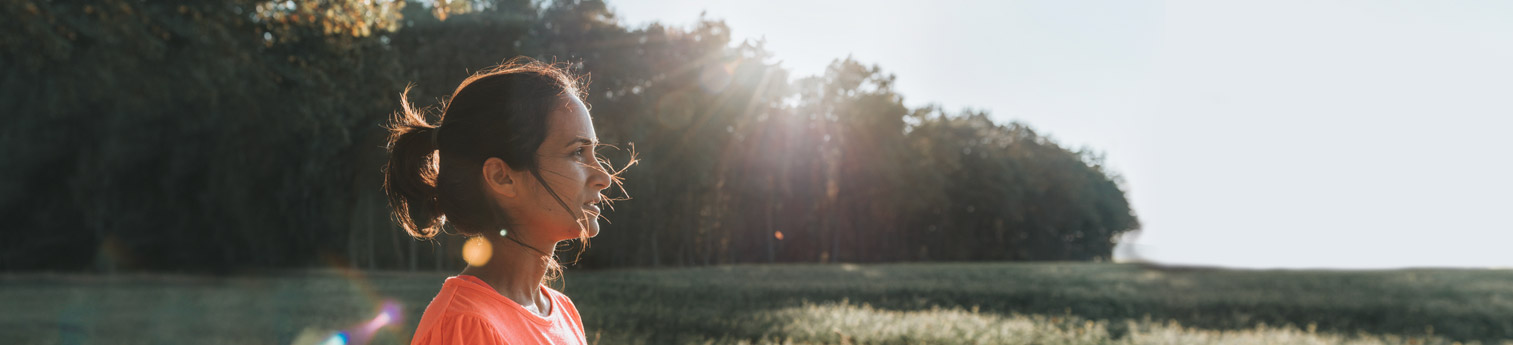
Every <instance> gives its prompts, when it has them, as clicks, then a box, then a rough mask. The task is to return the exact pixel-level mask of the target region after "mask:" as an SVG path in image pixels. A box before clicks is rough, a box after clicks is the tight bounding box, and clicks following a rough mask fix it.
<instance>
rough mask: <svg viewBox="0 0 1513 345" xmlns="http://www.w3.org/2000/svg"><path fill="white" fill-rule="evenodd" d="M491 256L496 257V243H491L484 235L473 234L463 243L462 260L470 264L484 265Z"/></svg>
mask: <svg viewBox="0 0 1513 345" xmlns="http://www.w3.org/2000/svg"><path fill="white" fill-rule="evenodd" d="M491 257H494V245H492V244H489V240H485V239H483V236H473V238H469V239H468V241H467V243H463V244H462V260H463V261H467V262H468V265H470V266H474V267H483V265H486V264H488V263H489V258H491Z"/></svg>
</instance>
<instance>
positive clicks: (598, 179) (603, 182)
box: [588, 161, 611, 190]
mask: <svg viewBox="0 0 1513 345" xmlns="http://www.w3.org/2000/svg"><path fill="white" fill-rule="evenodd" d="M596 163H597V165H598V166H597V167H592V169H589V170H592V171H590V172H589V173H590V174H592V175H590V176H589V181H588V183H589V185H590V186H593V187H594V188H595V189H598V190H604V189H607V188H609V183H610V179H611V177H610V176H609V167H608V166H606V165H605V164H604V162H602V161H601V162H596Z"/></svg>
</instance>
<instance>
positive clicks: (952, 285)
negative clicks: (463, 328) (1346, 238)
mask: <svg viewBox="0 0 1513 345" xmlns="http://www.w3.org/2000/svg"><path fill="white" fill-rule="evenodd" d="M446 276H447V274H441V273H401V272H359V271H342V270H322V271H300V272H277V273H259V274H240V275H235V276H226V277H209V276H193V275H171V274H118V275H77V274H35V273H32V274H17V273H13V274H7V275H3V276H0V305H3V306H4V308H0V309H4V310H6V312H4V313H0V343H4V344H33V343H41V344H53V343H62V344H79V343H112V344H147V343H199V344H290V343H294V342H296V340H300V341H308V340H309V339H312V338H310V337H320V336H322V335H325V334H329V332H332V331H333V330H340V329H353V328H354V327H359V326H360V325H362V324H364V323H368V322H372V319H373V318H374V316H375V314H376V313H377V311H378V310H379V305H381V304H382V303H384V302H385V301H393V302H398V303H399V304H400V305H402V306H403V308H402V310H403V317H402V318H400V319H398V320H393V324H392V325H390V326H386V327H383V328H382V329H381V330H380V331H379V332H378V333H377V334H376V335H375V338H374V343H379V344H400V343H406V342H407V340H408V339H409V336H410V332H413V329H414V327H415V323H416V322H417V321H418V319H419V317H420V313H421V311H422V310H423V309H424V308H425V305H426V303H428V302H429V300H430V298H431V297H432V296H433V295H434V294H435V292H436V290H437V289H438V288H439V285H440V282H441V280H442V279H443V278H445V277H446ZM556 285H557V286H556V287H557V288H559V289H560V290H562V291H564V292H565V293H567V294H568V295H569V296H571V297H572V298H573V301H574V303H575V304H576V305H577V307H578V309H579V311H580V313H581V314H582V316H583V321H584V324H585V328H586V329H587V333H588V338H589V342H590V343H594V344H1455V343H1462V344H1475V343H1480V344H1513V271H1508V270H1451V269H1411V270H1387V271H1281V270H1279V271H1247V270H1220V269H1201V268H1181V269H1166V268H1155V267H1147V266H1140V265H1129V264H1108V263H928V264H926V263H920V264H875V265H873V264H824V265H822V264H802V265H735V266H716V267H700V268H669V269H622V270H595V271H574V270H569V271H568V272H567V273H566V275H565V279H563V280H562V281H559V282H557V283H556ZM301 337H303V338H301Z"/></svg>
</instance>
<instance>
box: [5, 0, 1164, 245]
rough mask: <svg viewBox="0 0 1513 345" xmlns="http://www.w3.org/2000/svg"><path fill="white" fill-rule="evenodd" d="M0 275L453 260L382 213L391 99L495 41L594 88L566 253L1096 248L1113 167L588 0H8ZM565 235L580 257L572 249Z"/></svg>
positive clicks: (873, 78)
mask: <svg viewBox="0 0 1513 345" xmlns="http://www.w3.org/2000/svg"><path fill="white" fill-rule="evenodd" d="M0 17H3V18H6V19H7V20H5V21H4V23H3V24H0V27H4V29H5V30H4V31H3V33H0V39H3V40H0V71H3V72H0V90H4V92H3V93H0V110H3V111H4V112H5V113H6V114H8V116H9V121H8V122H9V123H8V124H7V126H4V127H3V128H0V155H3V156H0V159H3V161H5V165H6V168H5V169H3V170H0V174H3V175H0V203H3V205H4V208H3V210H0V212H4V214H3V216H4V219H6V220H8V222H7V223H8V224H7V226H6V231H7V236H5V237H6V238H7V240H5V241H3V244H0V249H3V254H0V268H3V269H6V270H36V269H49V270H80V269H83V270H101V271H111V270H136V269H152V270H221V271H224V270H233V269H243V268H283V267H312V266H349V267H359V268H374V269H427V270H429V269H455V268H457V267H459V265H461V264H462V263H461V260H458V258H457V253H458V252H459V249H460V244H461V240H460V239H458V238H442V239H438V240H434V241H428V242H423V241H415V240H412V239H410V238H408V237H406V236H405V234H404V233H403V232H402V231H399V230H398V229H397V228H396V227H394V226H393V225H392V223H391V222H390V220H389V218H388V217H389V215H388V213H387V212H388V211H387V209H386V207H385V205H384V203H385V199H384V197H383V194H382V189H381V186H380V182H381V179H382V176H381V175H380V174H379V169H380V167H381V165H382V164H383V161H384V150H383V148H382V145H383V138H384V135H385V132H384V131H383V129H382V128H381V125H382V124H383V123H384V120H385V119H387V118H388V116H389V114H391V113H392V112H393V111H395V110H396V109H398V106H399V104H398V94H399V92H400V91H401V90H403V89H404V88H405V87H406V85H410V84H413V85H414V86H415V89H414V91H412V97H413V98H412V99H413V100H419V101H421V105H426V104H427V103H432V102H435V101H440V100H443V99H444V97H446V96H447V95H449V94H450V93H451V91H452V90H453V88H455V87H456V86H457V84H458V83H459V82H460V81H461V80H462V79H463V78H464V77H466V76H467V73H469V71H477V70H480V69H483V68H485V67H488V66H491V65H494V64H497V63H499V62H501V61H503V60H505V59H508V58H510V57H514V56H522V55H523V56H531V57H535V58H537V59H541V60H545V61H559V62H565V63H569V64H571V65H572V66H573V69H574V70H575V72H578V73H585V74H589V75H591V78H592V81H591V84H590V86H589V97H588V99H587V100H586V101H587V102H588V103H589V104H591V107H592V110H591V112H592V113H593V115H594V121H595V127H596V128H597V131H598V133H599V135H600V139H601V140H602V141H604V142H606V143H610V144H614V145H616V146H618V147H619V148H621V149H620V150H610V151H607V152H606V153H605V155H606V156H607V158H608V159H609V160H610V161H613V162H619V163H623V162H626V161H627V160H628V158H629V155H630V151H631V150H632V149H633V150H634V151H635V152H636V154H637V155H638V156H639V158H640V163H639V164H638V165H636V166H634V167H631V168H630V169H629V170H627V172H626V173H625V175H624V177H625V178H626V184H625V188H624V191H625V193H626V194H627V195H628V196H629V197H630V200H626V201H621V202H617V203H615V204H614V205H613V210H607V211H606V212H605V216H606V218H607V219H608V220H609V222H610V223H609V224H605V225H604V231H603V232H602V233H601V234H600V235H599V236H598V237H596V238H594V239H593V240H592V241H591V243H590V249H588V250H586V251H583V252H582V254H581V257H579V256H578V254H577V253H579V251H577V250H567V251H565V252H564V254H563V255H564V256H566V257H568V258H569V259H570V261H571V259H573V258H577V259H578V260H576V262H577V265H579V266H581V267H589V268H593V267H617V266H681V265H711V264H728V263H745V262H887V261H940V260H946V261H972V260H1105V259H1108V258H1109V257H1110V255H1111V254H1112V250H1113V246H1114V245H1115V241H1116V239H1117V238H1118V236H1119V235H1120V234H1121V233H1124V232H1127V231H1132V230H1136V229H1138V228H1139V222H1138V220H1137V219H1136V217H1135V215H1134V213H1133V211H1132V210H1131V209H1130V207H1129V204H1128V201H1127V198H1126V197H1125V195H1124V187H1123V186H1122V182H1121V181H1120V180H1119V177H1118V175H1117V174H1116V173H1114V172H1112V171H1109V170H1107V169H1106V168H1105V167H1104V166H1103V163H1102V157H1101V156H1100V154H1098V153H1097V152H1094V151H1091V150H1085V149H1083V150H1073V149H1069V148H1066V147H1063V146H1061V145H1060V144H1058V143H1056V142H1055V141H1053V140H1051V139H1050V138H1048V137H1046V136H1043V135H1040V134H1037V133H1036V131H1035V130H1033V129H1031V128H1029V127H1027V126H1025V125H1023V124H1020V123H1007V124H1001V123H996V122H994V121H993V120H991V117H990V116H989V114H988V113H986V112H984V111H971V110H968V111H962V112H948V111H945V110H943V109H942V108H940V107H937V106H926V107H909V106H906V105H905V104H904V102H903V99H904V98H903V97H904V96H903V95H901V94H899V93H898V92H897V91H896V90H895V89H894V83H895V81H896V79H895V76H893V75H892V74H889V73H887V72H886V71H884V70H883V69H881V68H880V67H878V66H871V65H866V64H863V63H860V62H858V61H855V60H852V59H850V58H846V59H839V60H836V61H835V62H833V63H832V64H830V66H829V67H828V68H827V69H826V70H825V72H824V73H822V74H821V75H815V76H794V75H791V73H790V72H789V71H787V70H786V69H784V68H783V67H782V66H781V65H779V64H777V63H776V62H774V60H775V57H774V56H773V54H772V53H771V52H769V51H767V50H766V49H765V48H764V47H763V44H762V42H749V41H748V42H734V41H732V39H731V37H730V28H729V27H728V26H726V25H725V24H724V23H723V22H722V21H718V20H709V19H706V18H700V19H699V21H698V22H696V23H694V24H692V25H689V26H686V27H674V26H666V25H662V24H651V25H648V26H643V27H628V26H626V25H624V24H621V23H620V22H618V21H617V19H616V17H615V14H614V13H613V12H612V11H611V10H610V9H609V7H608V5H607V4H605V3H604V2H602V1H594V0H586V1H553V2H551V3H550V4H547V5H542V4H540V3H536V2H533V1H529V0H499V1H471V2H469V1H451V2H440V3H413V2H412V3H407V2H403V1H376V2H368V1H313V0H312V1H245V0H219V1H180V2H175V1H150V2H146V1H129V0H99V1H83V2H68V3H65V2H55V1H36V0H22V1H13V2H7V3H6V4H3V5H0ZM578 247H581V244H579V246H578Z"/></svg>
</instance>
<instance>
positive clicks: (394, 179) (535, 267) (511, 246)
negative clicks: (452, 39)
mask: <svg viewBox="0 0 1513 345" xmlns="http://www.w3.org/2000/svg"><path fill="white" fill-rule="evenodd" d="M583 91H584V90H583V87H582V85H579V84H578V82H577V79H576V78H574V77H572V76H571V75H570V74H569V73H568V72H566V71H565V70H563V69H561V68H559V67H556V66H552V65H548V64H544V63H541V62H537V61H534V60H529V59H524V58H517V59H514V60H511V61H510V62H507V63H505V64H504V65H502V66H499V67H496V68H493V69H490V70H488V71H485V72H481V73H478V74H475V75H473V76H472V77H469V78H467V80H464V81H463V82H462V85H460V86H458V87H457V90H456V91H455V92H453V94H452V98H451V99H450V101H449V102H448V103H446V104H445V105H444V106H443V110H442V114H441V120H440V121H438V123H437V124H436V125H434V126H433V125H431V124H429V123H427V122H426V120H425V116H424V114H423V113H422V111H420V110H417V109H415V108H414V107H412V106H411V105H410V103H409V100H408V99H407V98H406V96H405V94H401V96H400V101H401V103H403V110H402V111H401V113H400V114H397V116H396V117H395V120H394V121H393V123H391V124H390V126H389V129H390V136H389V144H388V149H389V162H388V165H387V166H385V168H384V170H385V181H384V187H385V191H386V192H387V193H388V195H389V201H390V205H391V206H392V207H393V211H394V215H395V219H396V221H397V222H398V223H399V225H400V226H402V227H404V229H405V230H406V231H408V232H409V233H410V235H411V236H414V237H416V238H419V239H429V238H432V237H435V236H436V235H437V234H438V233H440V232H442V230H441V227H442V225H443V223H449V224H451V225H452V227H453V228H454V229H455V230H456V232H457V233H459V234H461V235H464V236H468V237H470V239H469V240H468V242H467V244H465V245H464V250H463V252H464V259H466V261H467V262H468V267H467V268H466V269H463V270H462V273H461V274H459V275H457V276H455V277H450V278H447V279H446V281H445V282H444V283H443V284H442V287H441V292H439V293H437V295H436V298H435V299H432V300H431V304H430V306H428V307H426V310H425V314H424V315H423V316H421V319H420V326H419V328H417V329H416V331H415V338H414V339H412V340H411V343H412V344H584V343H586V341H585V337H584V332H583V323H582V320H581V319H580V318H579V317H578V311H577V309H576V308H574V307H573V303H572V301H571V300H569V299H568V298H567V296H565V295H563V294H562V293H560V292H557V291H556V290H553V289H551V288H549V287H547V286H546V285H545V282H546V281H548V280H550V279H555V278H556V277H557V276H559V275H560V270H561V268H560V266H559V265H558V264H557V261H556V259H555V257H554V256H553V253H554V252H555V249H556V247H557V244H558V243H559V242H562V241H566V240H571V239H574V238H577V239H580V240H583V241H587V240H588V238H589V237H593V236H595V235H597V234H598V233H599V224H598V222H597V218H598V216H599V212H600V211H599V206H598V204H600V203H603V202H605V201H606V199H605V198H604V196H603V195H602V194H601V193H600V192H601V191H603V190H604V189H606V188H608V187H609V186H610V185H612V184H617V183H618V178H617V177H616V176H615V174H612V173H611V172H609V171H608V170H606V169H605V168H604V165H601V162H600V161H599V160H598V159H597V158H596V156H595V152H594V148H595V146H597V145H598V139H597V138H598V137H597V136H596V135H595V134H594V127H593V122H592V121H591V120H590V118H589V113H588V108H587V107H586V106H585V105H584V104H583V100H582V97H583V96H582V95H583ZM407 93H408V90H406V94H407ZM585 244H586V242H585Z"/></svg>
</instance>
